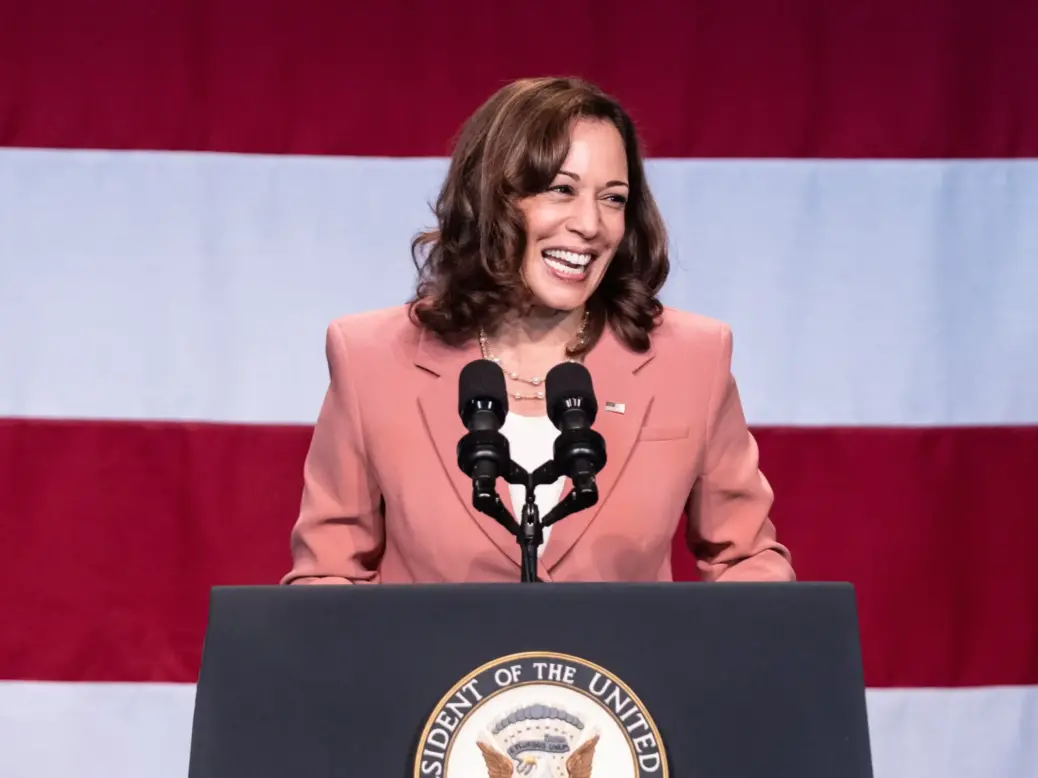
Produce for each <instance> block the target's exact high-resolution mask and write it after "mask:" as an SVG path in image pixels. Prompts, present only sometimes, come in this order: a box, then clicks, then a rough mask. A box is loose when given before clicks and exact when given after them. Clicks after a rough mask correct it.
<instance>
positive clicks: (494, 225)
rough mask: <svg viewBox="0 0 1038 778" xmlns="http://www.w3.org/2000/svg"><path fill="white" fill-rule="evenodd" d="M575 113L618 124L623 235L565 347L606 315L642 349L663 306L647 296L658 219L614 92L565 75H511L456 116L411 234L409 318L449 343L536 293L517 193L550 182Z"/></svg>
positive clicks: (661, 248)
mask: <svg viewBox="0 0 1038 778" xmlns="http://www.w3.org/2000/svg"><path fill="white" fill-rule="evenodd" d="M581 118H590V119H601V120H605V121H609V122H612V123H613V125H614V126H615V127H616V128H617V130H618V131H619V132H620V136H621V137H622V138H623V143H624V148H625V150H626V154H627V166H628V184H629V185H630V191H629V196H628V201H627V206H626V213H625V230H624V237H623V240H622V241H621V243H620V245H619V246H618V247H617V251H616V254H615V256H614V257H613V260H612V262H611V263H610V265H609V269H608V271H607V272H606V274H605V276H604V277H603V278H602V281H601V283H600V284H599V286H598V288H597V289H596V290H595V293H594V294H593V295H592V297H591V299H590V300H589V301H588V306H587V307H588V313H589V321H588V327H587V331H586V333H585V334H586V337H585V339H584V342H583V344H582V345H578V346H577V347H576V348H575V349H573V350H572V352H571V353H572V354H574V355H578V354H579V353H580V352H584V351H587V350H590V349H591V348H592V347H593V346H594V344H595V342H596V341H597V340H598V338H599V337H600V336H601V334H602V331H603V330H604V328H605V327H606V326H607V325H608V326H609V327H611V328H612V330H613V332H614V333H615V334H616V336H617V337H618V338H619V340H620V341H621V342H622V343H624V344H625V345H626V346H628V347H629V348H631V349H633V350H635V351H645V350H646V349H648V347H649V336H650V333H651V332H652V330H653V329H654V328H655V327H656V326H657V324H658V321H659V317H660V315H661V314H662V312H663V306H662V304H661V303H660V301H659V300H658V299H657V297H656V295H657V294H658V292H659V290H660V288H661V287H662V286H663V282H664V281H665V280H666V278H667V274H668V272H669V269H670V262H669V258H668V255H667V235H666V229H665V227H664V224H663V218H662V216H661V215H660V212H659V210H658V208H657V206H656V202H655V200H654V199H653V196H652V193H651V192H650V191H649V187H648V183H647V182H646V180H645V170H644V167H643V163H642V156H641V149H640V143H639V140H638V136H637V133H636V131H635V127H634V122H633V121H632V120H631V117H630V116H628V114H627V112H626V111H625V110H624V109H623V108H622V107H621V106H620V104H619V103H618V102H617V101H616V100H614V99H613V98H611V97H610V96H608V95H606V94H605V93H603V92H602V91H601V90H599V89H598V88H597V87H595V86H594V85H592V84H589V83H587V82H586V81H582V80H580V79H576V78H537V79H523V80H519V81H515V82H512V83H510V84H508V85H507V86H505V87H504V88H502V89H500V90H499V91H498V92H496V93H495V94H493V95H492V96H491V97H490V98H489V99H488V100H487V101H486V102H485V103H484V104H483V105H482V106H480V107H479V108H478V109H477V110H476V112H475V113H474V114H473V115H472V116H471V117H470V118H469V119H468V121H466V122H465V124H464V125H463V127H462V129H461V132H460V134H459V136H458V138H457V140H456V142H455V146H454V152H453V154H452V156H451V161H450V168H449V170H448V172H447V176H446V179H445V180H444V183H443V186H442V188H441V190H440V193H439V197H438V198H437V200H436V203H435V204H434V206H433V213H434V214H435V216H436V221H437V227H436V229H432V230H429V231H426V232H421V233H419V234H418V235H417V236H416V237H415V238H414V241H413V242H412V244H411V255H412V258H413V260H414V262H415V265H416V267H417V268H418V284H417V288H416V291H415V295H414V297H413V298H412V299H411V300H410V302H409V306H410V313H411V318H412V320H413V321H415V323H416V324H418V325H420V326H422V327H424V328H425V329H427V330H430V331H432V332H434V333H436V334H437V335H438V336H439V337H440V338H441V339H442V340H443V341H444V342H446V343H450V344H458V343H462V342H465V341H468V340H469V339H471V338H474V337H476V336H477V335H478V333H479V328H480V326H483V327H484V328H485V329H486V331H487V332H493V331H495V330H496V329H497V327H498V325H500V324H501V322H502V321H503V320H504V319H505V317H506V316H508V315H509V314H510V313H512V312H514V311H519V312H523V311H526V310H529V308H530V307H531V306H532V305H533V304H534V303H535V301H534V300H533V298H532V294H531V293H530V292H529V290H528V289H527V288H526V286H525V284H524V283H523V281H522V277H521V275H520V267H521V264H522V260H523V255H524V253H525V249H526V229H525V223H524V219H523V215H522V212H521V211H520V210H519V208H518V201H519V200H520V199H522V198H525V197H529V196H532V195H535V194H538V193H540V192H543V191H545V190H547V189H548V187H549V186H551V183H552V181H553V180H554V178H555V176H556V175H557V174H558V171H559V170H560V169H561V167H562V165H563V163H564V162H565V159H566V155H567V154H568V152H569V130H570V127H571V125H572V123H573V122H574V121H575V120H577V119H581ZM423 253H424V257H423V256H422V255H423Z"/></svg>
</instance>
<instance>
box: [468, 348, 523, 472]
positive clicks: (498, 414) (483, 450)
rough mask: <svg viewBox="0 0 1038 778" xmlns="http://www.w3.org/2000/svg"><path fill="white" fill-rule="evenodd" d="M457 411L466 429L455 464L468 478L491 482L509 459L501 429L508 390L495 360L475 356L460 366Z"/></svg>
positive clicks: (506, 412)
mask: <svg viewBox="0 0 1038 778" xmlns="http://www.w3.org/2000/svg"><path fill="white" fill-rule="evenodd" d="M458 414H459V415H460V416H461V422H462V424H464V425H465V428H466V429H467V430H468V431H469V432H468V434H467V435H465V436H464V437H463V438H462V439H461V440H460V441H458V467H460V468H461V469H462V471H464V473H465V474H466V475H468V476H469V477H470V478H473V479H490V482H491V483H493V482H494V481H496V480H497V477H498V476H499V475H501V474H502V473H506V472H507V471H508V467H509V464H510V462H511V457H510V455H509V450H508V439H507V438H505V436H504V435H502V434H501V432H500V429H501V426H502V425H503V424H504V423H505V417H506V416H507V415H508V391H507V389H506V387H505V374H504V373H503V372H501V368H500V367H499V366H498V365H497V364H495V363H494V362H491V361H489V360H486V359H477V360H475V361H474V362H469V363H468V364H467V365H465V367H463V368H462V370H461V374H460V375H459V376H458Z"/></svg>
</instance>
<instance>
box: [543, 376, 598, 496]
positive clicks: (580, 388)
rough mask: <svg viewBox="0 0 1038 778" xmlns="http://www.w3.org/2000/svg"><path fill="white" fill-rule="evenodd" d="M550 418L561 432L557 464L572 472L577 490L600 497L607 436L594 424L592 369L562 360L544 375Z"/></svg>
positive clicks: (557, 441) (558, 439) (594, 404)
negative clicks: (598, 480) (597, 478)
mask: <svg viewBox="0 0 1038 778" xmlns="http://www.w3.org/2000/svg"><path fill="white" fill-rule="evenodd" d="M544 384H545V385H544V396H545V400H546V403H547V410H548V418H550V419H551V422H552V424H554V425H555V426H556V428H558V430H559V432H560V433H561V434H560V435H559V437H558V438H556V439H555V452H554V453H555V464H556V466H557V467H558V468H559V470H561V471H562V472H563V473H565V474H566V475H568V476H569V478H570V480H571V481H572V482H573V489H574V491H576V492H583V493H585V494H587V495H588V496H589V497H590V496H591V495H592V494H593V495H594V497H595V499H597V494H598V486H597V484H596V483H595V475H596V474H597V473H598V472H599V471H600V470H601V469H602V468H603V467H605V463H606V447H605V439H604V438H603V437H602V436H601V435H600V434H599V433H598V432H596V431H595V430H593V429H591V425H592V424H594V423H595V417H596V416H597V415H598V401H597V400H596V399H595V389H594V386H593V385H592V383H591V373H589V372H588V370H587V368H586V367H584V366H583V365H581V364H579V363H577V362H562V363H560V364H558V365H556V366H555V367H553V368H552V369H551V370H549V371H548V374H547V375H546V376H545V379H544Z"/></svg>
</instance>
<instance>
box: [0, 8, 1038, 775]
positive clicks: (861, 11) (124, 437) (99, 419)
mask: <svg viewBox="0 0 1038 778" xmlns="http://www.w3.org/2000/svg"><path fill="white" fill-rule="evenodd" d="M547 74H562V75H580V76H584V77H587V78H589V79H590V80H592V81H594V82H596V83H597V84H599V85H600V86H602V87H603V88H604V89H606V90H607V91H609V92H611V93H613V94H615V95H616V96H618V97H619V98H620V99H621V100H622V101H623V102H624V104H625V105H626V106H627V107H628V108H629V110H630V111H631V113H632V114H633V116H634V118H635V119H636V121H637V122H638V124H639V126H640V129H641V132H642V134H643V137H644V139H645V142H646V150H647V153H648V155H649V157H650V160H649V176H650V182H651V184H652V186H653V187H654V190H655V193H656V195H657V197H658V199H659V201H660V204H661V207H662V209H663V212H664V215H665V217H666V218H667V220H668V225H669V229H670V234H671V240H672V247H673V255H672V259H673V271H672V275H671V277H670V279H669V281H668V284H667V286H666V288H665V290H664V293H663V299H664V301H665V302H667V303H668V304H671V305H675V306H677V307H681V308H686V309H692V310H696V311H698V312H701V313H704V314H707V315H711V316H715V317H718V318H720V319H723V320H724V321H726V322H728V323H729V324H731V325H732V327H733V329H734V333H735V363H734V370H735V373H736V377H737V379H738V381H739V384H740V389H741V390H742V393H743V397H744V401H745V406H746V413H747V416H748V417H749V419H750V422H751V424H752V427H753V430H754V432H755V433H756V435H757V437H758V440H759V443H760V447H761V455H762V468H763V470H764V472H765V474H766V475H767V476H768V478H769V479H770V481H771V483H772V485H773V486H774V488H775V491H776V494H777V500H776V504H775V510H774V520H775V523H776V525H777V528H778V532H779V537H780V539H781V540H782V541H783V542H784V543H786V544H788V545H789V546H790V548H791V549H792V553H793V557H794V563H795V565H796V568H797V571H798V574H799V576H800V578H801V579H802V580H846V581H851V582H853V583H854V584H855V586H856V590H857V596H858V604H859V613H860V624H861V632H862V650H863V655H864V663H865V676H866V682H867V684H868V706H869V718H870V720H869V725H870V731H871V738H872V748H873V754H874V761H875V770H876V775H877V778H1035V776H1038V686H1036V684H1038V560H1036V556H1038V502H1036V499H1035V496H1036V488H1038V486H1036V484H1038V161H1036V158H1038V3H1036V2H1035V0H859V2H837V1H835V0H788V2H777V0H696V1H695V2H685V3H679V2H656V1H655V0H641V2H639V3H632V2H614V0H597V1H596V2H586V1H585V0H553V2H542V1H541V0H531V1H529V2H524V3H503V2H489V1H488V0H471V1H466V2H459V1H458V0H451V1H450V2H447V0H443V1H441V2H435V3H434V2H427V1H425V2H423V1H422V0H413V1H411V2H408V1H407V0H379V2H368V3H361V2H355V3H344V2H338V3H336V2H329V0H205V1H203V0H180V1H179V2H177V1H175V0H149V1H148V2H126V1H125V0H123V1H121V0H90V2H85V0H84V1H81V2H75V0H0V147H2V148H0V554H2V563H0V776H4V778H66V777H71V776H76V777H77V778H78V777H82V778H141V777H142V776H147V778H166V777H167V776H168V777H169V778H173V777H174V776H176V777H177V778H182V776H184V775H186V767H187V755H188V748H189V736H190V725H191V713H192V703H193V686H192V684H193V682H194V680H195V678H196V674H197V671H198V665H199V659H200V653H201V647H202V637H203V632H204V628H205V623H206V616H207V613H206V607H207V598H208V592H209V589H210V587H212V586H213V585H221V584H251V583H257V584H258V583H274V582H276V581H277V580H278V578H279V577H280V576H281V575H282V574H283V573H284V572H286V571H287V569H288V567H289V564H290V559H289V554H288V551H289V549H288V533H289V530H290V529H291V526H292V524H293V522H294V520H295V515H296V510H297V508H298V502H299V496H300V489H301V486H302V480H301V479H302V462H303V456H304V454H305V451H306V448H307V445H308V443H309V435H310V425H311V423H312V422H313V420H314V419H315V417H316V414H317V411H318V407H319V404H320V401H321V398H322V395H323V392H324V389H325V386H326V381H327V369H326V366H325V363H324V352H323V347H324V329H325V327H326V325H327V324H328V322H329V321H331V320H332V319H333V318H335V317H337V316H340V315H342V314H344V313H350V312H354V311H360V310H367V309H372V308H377V307H382V306H388V305H395V304H398V303H400V302H402V301H403V300H404V299H405V298H406V297H407V295H408V294H409V293H410V291H411V286H412V283H413V278H414V271H413V266H412V264H411V259H410V255H409V241H410V238H411V237H412V235H413V234H414V233H415V232H416V231H417V230H419V229H420V228H422V227H427V226H429V225H430V224H431V213H430V210H429V202H430V201H431V200H432V199H433V198H434V197H435V194H436V191H437V188H438V186H439V184H440V181H441V179H442V176H443V175H444V172H445V170H446V156H447V155H448V154H449V150H450V142H451V139H452V136H453V135H454V133H455V132H456V131H457V129H458V127H459V125H460V124H461V122H462V121H463V120H464V118H465V117H466V116H467V115H468V114H469V113H470V112H471V111H472V110H474V109H475V108H476V106H477V105H478V104H479V103H480V102H482V100H483V99H485V98H486V97H487V96H488V95H489V94H490V93H491V92H492V91H494V90H495V89H496V88H498V87H499V86H500V85H502V84H503V83H504V82H505V81H506V80H508V79H511V78H516V77H521V76H531V75H547ZM647 488H649V486H648V485H647ZM433 518H434V517H431V520H432V519H433ZM674 567H675V572H676V575H677V577H678V578H683V579H687V578H690V577H692V576H693V575H694V573H693V566H692V564H691V560H690V558H689V555H688V552H687V551H686V550H685V549H683V548H682V547H681V546H680V545H679V544H677V543H675V547H674ZM344 774H345V773H344Z"/></svg>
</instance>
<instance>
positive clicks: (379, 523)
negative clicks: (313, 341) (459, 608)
mask: <svg viewBox="0 0 1038 778" xmlns="http://www.w3.org/2000/svg"><path fill="white" fill-rule="evenodd" d="M325 354H326V358H327V360H328V372H329V386H328V390H327V392H326V393H325V397H324V402H323V403H322V405H321V410H320V413H319V414H318V417H317V422H316V424H315V425H314V432H313V437H312V439H311V442H310V449H309V451H308V452H307V456H306V461H305V463H304V466H303V496H302V500H301V505H300V510H299V516H298V519H297V520H296V524H295V526H294V527H293V529H292V533H291V550H292V570H291V571H290V572H289V573H288V574H287V575H285V576H284V578H283V579H282V583H283V584H346V583H378V581H379V572H378V566H379V561H380V559H381V556H382V552H383V549H384V546H385V523H384V522H385V520H384V517H383V512H382V505H381V501H382V495H381V492H380V490H379V488H378V484H377V483H376V481H375V478H374V477H373V473H372V469H371V467H370V463H369V462H368V457H367V454H366V451H365V444H364V430H363V416H362V413H361V411H360V408H359V405H358V399H357V392H356V388H355V387H356V384H355V376H354V374H353V372H352V371H351V369H350V362H349V354H348V349H347V345H346V339H345V338H344V336H343V334H342V332H341V331H340V330H339V328H338V326H337V325H336V324H334V323H333V324H332V325H331V326H329V327H328V330H327V333H326V339H325Z"/></svg>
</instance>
